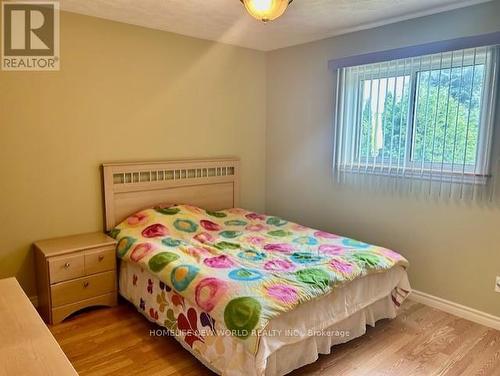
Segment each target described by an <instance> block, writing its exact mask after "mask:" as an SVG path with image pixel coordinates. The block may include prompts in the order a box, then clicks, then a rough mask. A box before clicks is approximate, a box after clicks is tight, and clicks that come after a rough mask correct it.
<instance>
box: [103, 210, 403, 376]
mask: <svg viewBox="0 0 500 376" xmlns="http://www.w3.org/2000/svg"><path fill="white" fill-rule="evenodd" d="M112 235H113V236H114V237H115V238H116V239H117V240H118V246H117V253H118V257H119V258H120V259H121V261H122V263H121V265H122V266H121V268H122V269H123V273H122V275H121V276H120V289H121V292H122V295H123V296H124V297H125V298H127V299H128V300H130V301H131V302H132V303H134V304H135V305H136V306H137V307H138V308H139V310H141V311H142V312H143V313H144V314H145V315H146V316H148V317H149V318H150V319H151V320H152V321H155V322H157V323H159V324H160V325H162V326H163V327H165V328H167V329H168V330H169V331H170V332H171V333H172V334H173V335H174V336H175V337H176V338H178V339H180V342H181V343H182V344H183V345H185V347H186V348H188V349H189V350H190V351H191V352H192V353H193V354H195V355H196V356H197V357H198V359H200V360H201V361H203V362H204V363H205V364H206V365H207V366H208V367H210V368H211V369H213V370H214V371H216V372H218V373H222V374H224V375H226V374H227V375H233V374H246V375H248V374H249V372H250V371H249V370H252V371H251V372H254V374H255V375H265V374H282V373H286V372H288V371H289V368H290V365H294V366H300V365H302V364H303V361H304V359H305V358H304V357H305V356H306V355H307V354H308V353H307V352H304V351H303V350H300V346H301V343H302V342H304V341H309V340H311V338H316V337H317V341H318V342H315V344H316V346H317V347H318V346H319V347H318V349H319V348H323V347H325V346H326V345H327V344H330V345H332V344H335V343H339V341H340V342H342V341H344V340H345V339H346V333H345V331H337V330H334V331H333V335H332V332H331V331H330V330H327V329H330V328H332V329H334V328H333V326H334V325H337V324H339V323H342V321H344V320H354V321H352V322H351V321H349V323H350V324H353V323H355V324H356V327H355V328H354V327H351V326H350V325H349V333H351V332H352V333H354V334H353V335H359V334H360V333H361V332H362V329H361V328H362V327H363V328H364V325H362V324H360V323H363V321H365V322H368V323H373V322H374V320H376V319H378V318H382V317H393V315H394V310H395V309H396V307H397V306H398V305H399V304H400V303H401V301H402V300H404V298H405V297H406V296H407V295H408V293H409V291H410V289H409V285H408V279H407V276H406V268H407V267H408V261H407V260H406V259H405V258H404V257H402V256H401V255H399V254H397V253H396V252H393V251H391V250H389V249H386V248H383V247H379V246H375V245H371V244H367V243H363V242H360V241H357V240H354V239H349V238H345V237H341V236H338V235H335V234H330V233H326V232H324V231H318V230H314V229H311V228H307V227H305V226H301V225H299V224H296V223H292V222H289V221H287V220H284V219H281V218H277V217H273V216H266V215H262V214H259V213H254V212H249V211H246V210H244V209H228V210H223V211H218V212H213V211H208V210H203V209H200V208H197V207H193V206H189V205H166V206H159V207H156V208H151V209H146V210H143V211H140V212H138V213H136V214H134V215H132V216H130V217H129V218H128V219H127V220H125V221H124V222H122V223H121V224H119V225H118V226H117V227H116V228H115V229H114V230H113V232H112ZM350 286H355V287H354V288H353V290H352V291H351V290H350V289H349V288H350ZM356 286H358V287H356ZM353 315H356V316H355V319H353V318H352V317H353ZM360 320H361V321H360ZM339 325H340V324H339ZM325 330H326V333H324V332H323V331H325ZM317 331H318V332H317ZM325 337H332V338H330V339H329V340H328V341H329V342H328V341H327V342H328V343H327V342H325V341H326V340H325ZM315 341H316V339H315ZM292 348H298V350H297V351H298V353H297V354H295V355H294V356H293V357H292V358H297V359H302V360H303V361H302V362H299V363H296V362H294V361H293V359H289V358H288V355H289V354H293V351H291V350H290V352H288V350H289V349H292ZM284 349H286V350H284ZM323 350H324V349H323ZM283 351H285V352H286V353H284V352H283ZM318 353H320V352H319V350H318V352H317V353H316V356H317V354H318ZM299 355H300V356H299ZM307 356H308V357H309V358H311V357H313V354H312V353H309V355H307ZM309 358H308V359H309Z"/></svg>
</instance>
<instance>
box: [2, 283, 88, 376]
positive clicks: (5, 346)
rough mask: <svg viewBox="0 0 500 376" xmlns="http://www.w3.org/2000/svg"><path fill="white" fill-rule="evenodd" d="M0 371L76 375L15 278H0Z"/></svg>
mask: <svg viewBox="0 0 500 376" xmlns="http://www.w3.org/2000/svg"><path fill="white" fill-rule="evenodd" d="M0 323H1V325H0V375H16V376H24V375H26V376H36V375H40V376H42V375H43V376H51V375H52V376H59V375H64V376H66V375H68V376H69V375H76V376H77V375H78V374H77V373H76V371H75V369H74V368H73V366H72V365H71V363H70V362H69V360H68V358H66V355H64V353H63V351H62V350H61V348H60V347H59V344H58V343H57V342H56V340H55V339H54V337H53V336H52V334H51V333H50V331H49V329H48V328H47V327H46V326H45V324H44V323H43V321H42V319H41V318H40V316H39V315H38V313H37V312H36V310H35V307H33V305H32V304H31V302H30V301H29V299H28V297H27V296H26V294H25V293H24V291H23V290H22V289H21V286H19V283H17V281H16V279H15V278H7V279H1V280H0Z"/></svg>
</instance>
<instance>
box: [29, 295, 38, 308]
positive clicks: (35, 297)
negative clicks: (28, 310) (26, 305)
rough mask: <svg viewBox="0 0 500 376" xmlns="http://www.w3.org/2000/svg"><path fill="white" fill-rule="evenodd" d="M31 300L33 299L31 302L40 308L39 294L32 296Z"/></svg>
mask: <svg viewBox="0 0 500 376" xmlns="http://www.w3.org/2000/svg"><path fill="white" fill-rule="evenodd" d="M29 300H30V301H31V304H33V305H34V306H35V308H38V296H36V295H35V296H30V297H29Z"/></svg>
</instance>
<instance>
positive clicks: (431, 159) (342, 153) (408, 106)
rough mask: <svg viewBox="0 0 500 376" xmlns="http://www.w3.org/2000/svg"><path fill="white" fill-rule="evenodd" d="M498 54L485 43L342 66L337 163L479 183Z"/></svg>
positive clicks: (484, 173)
mask: <svg viewBox="0 0 500 376" xmlns="http://www.w3.org/2000/svg"><path fill="white" fill-rule="evenodd" d="M498 55H499V52H498V49H497V48H496V47H483V48H476V49H466V50H459V51H452V52H443V53H440V54H435V55H427V56H420V57H413V58H407V59H401V60H393V61H386V62H381V63H376V64H370V65H361V66H354V67H349V68H342V69H340V70H339V76H338V84H337V103H336V123H337V127H336V153H335V154H336V167H337V169H338V170H340V171H347V172H355V173H366V174H380V175H393V176H405V177H412V178H425V179H430V180H433V179H440V180H445V181H448V180H451V181H454V180H458V181H461V182H467V183H471V182H472V183H481V182H485V181H486V179H487V177H488V175H489V168H490V163H489V162H490V161H489V159H490V150H491V142H492V135H493V129H492V127H493V111H494V107H495V103H494V102H495V90H496V87H497V77H496V71H497V68H496V66H497V62H498Z"/></svg>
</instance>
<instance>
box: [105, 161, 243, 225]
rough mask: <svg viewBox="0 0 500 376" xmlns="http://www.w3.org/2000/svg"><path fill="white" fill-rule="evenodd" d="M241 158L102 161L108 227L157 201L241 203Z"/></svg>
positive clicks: (219, 206) (216, 206)
mask: <svg viewBox="0 0 500 376" xmlns="http://www.w3.org/2000/svg"><path fill="white" fill-rule="evenodd" d="M239 167H240V162H239V159H238V158H221V159H202V160H178V161H159V162H130V163H105V164H103V184H104V212H105V225H106V230H107V231H109V230H111V229H112V228H113V227H115V226H116V225H117V224H119V223H120V222H121V221H123V220H124V219H125V218H127V217H128V216H129V215H131V214H133V213H135V212H138V211H140V210H142V209H146V208H149V207H153V206H155V205H158V204H162V203H163V204H167V203H169V204H174V203H176V204H191V205H195V206H199V207H202V208H205V209H209V210H221V209H228V208H233V207H238V206H239Z"/></svg>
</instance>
